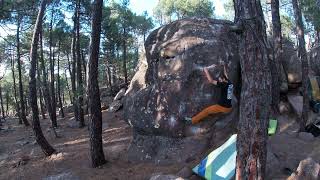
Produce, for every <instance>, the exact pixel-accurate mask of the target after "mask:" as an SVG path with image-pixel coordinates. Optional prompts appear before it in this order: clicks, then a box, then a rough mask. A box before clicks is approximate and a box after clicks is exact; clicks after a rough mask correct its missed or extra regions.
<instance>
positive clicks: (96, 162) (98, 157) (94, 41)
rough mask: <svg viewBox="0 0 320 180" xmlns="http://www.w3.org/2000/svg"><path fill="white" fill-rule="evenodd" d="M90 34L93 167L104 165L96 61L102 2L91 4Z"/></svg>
mask: <svg viewBox="0 0 320 180" xmlns="http://www.w3.org/2000/svg"><path fill="white" fill-rule="evenodd" d="M93 3H94V4H93V8H94V10H93V17H92V25H91V28H92V32H91V46H90V59H89V81H88V90H89V107H90V114H91V116H90V126H89V127H90V131H89V132H90V155H91V163H92V166H93V167H98V166H101V165H103V164H104V163H106V160H105V157H104V153H103V146H102V114H101V101H100V92H99V83H98V74H99V73H98V60H99V45H100V32H101V18H102V4H103V0H95V1H94V2H93Z"/></svg>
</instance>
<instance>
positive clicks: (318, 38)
mask: <svg viewBox="0 0 320 180" xmlns="http://www.w3.org/2000/svg"><path fill="white" fill-rule="evenodd" d="M314 31H315V32H316V37H315V46H316V47H317V46H319V45H320V31H319V30H318V29H315V30H314Z"/></svg>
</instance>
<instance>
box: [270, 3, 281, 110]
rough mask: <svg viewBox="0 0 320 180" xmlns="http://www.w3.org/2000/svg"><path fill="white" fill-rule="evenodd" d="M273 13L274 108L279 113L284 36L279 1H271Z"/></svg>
mask: <svg viewBox="0 0 320 180" xmlns="http://www.w3.org/2000/svg"><path fill="white" fill-rule="evenodd" d="M271 13H272V30H273V49H274V58H273V60H272V61H271V64H272V66H271V67H272V68H271V74H272V107H273V110H275V111H276V112H278V104H279V103H280V83H281V69H280V66H282V62H281V54H282V36H281V22H280V14H279V0H271Z"/></svg>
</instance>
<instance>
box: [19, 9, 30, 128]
mask: <svg viewBox="0 0 320 180" xmlns="http://www.w3.org/2000/svg"><path fill="white" fill-rule="evenodd" d="M20 21H21V18H20V16H19V15H18V21H17V22H18V23H17V62H18V72H19V93H20V110H21V112H20V113H19V114H20V117H21V119H22V121H23V123H24V125H25V126H30V123H29V122H28V120H27V117H26V107H25V104H24V95H23V85H22V72H21V62H20V56H21V55H20Z"/></svg>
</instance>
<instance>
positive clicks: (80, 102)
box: [76, 0, 85, 128]
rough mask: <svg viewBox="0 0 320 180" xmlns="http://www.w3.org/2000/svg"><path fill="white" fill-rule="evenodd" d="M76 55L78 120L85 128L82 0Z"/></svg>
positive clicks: (78, 4)
mask: <svg viewBox="0 0 320 180" xmlns="http://www.w3.org/2000/svg"><path fill="white" fill-rule="evenodd" d="M76 12H77V13H76V14H77V16H76V21H77V23H76V36H77V40H76V55H77V80H78V81H77V90H78V91H77V104H78V105H77V106H78V113H79V116H78V118H79V119H78V120H79V127H80V128H83V127H84V126H85V124H84V115H83V109H82V106H83V81H82V70H81V66H82V65H81V64H82V63H81V53H80V0H77V7H76Z"/></svg>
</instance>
